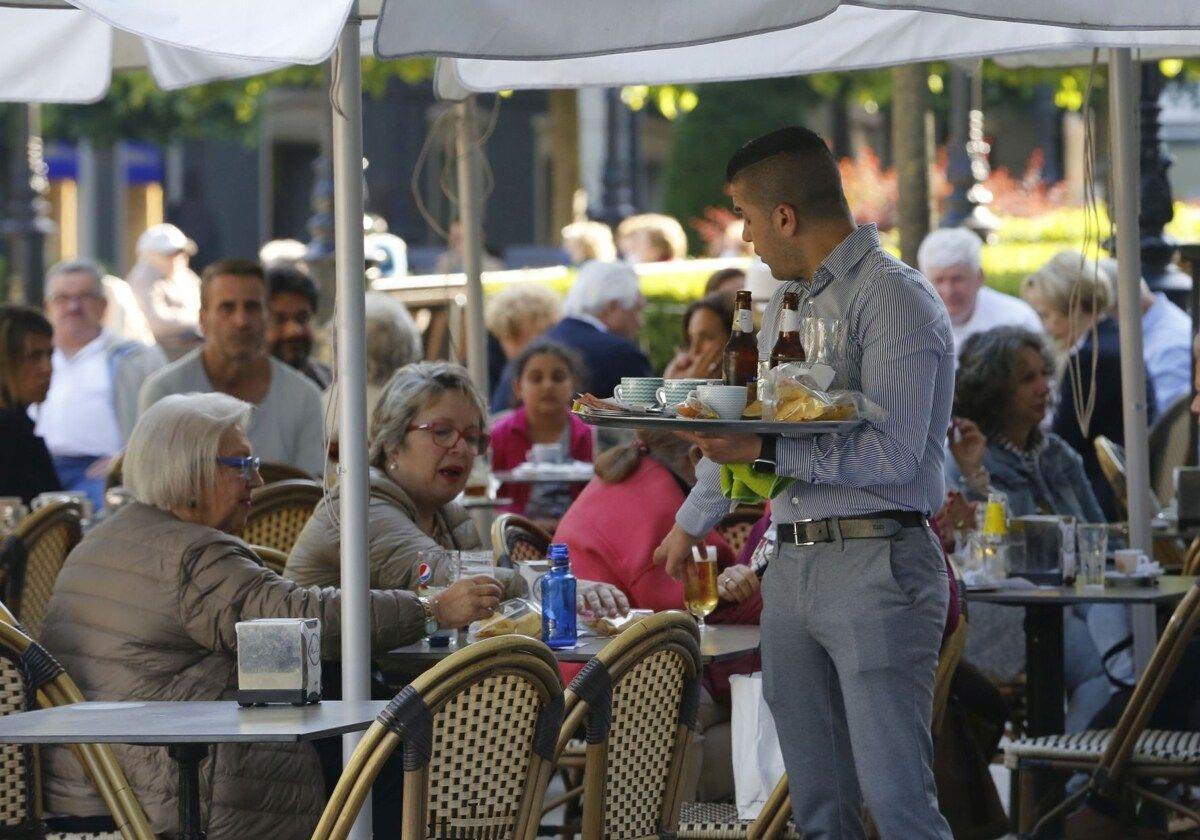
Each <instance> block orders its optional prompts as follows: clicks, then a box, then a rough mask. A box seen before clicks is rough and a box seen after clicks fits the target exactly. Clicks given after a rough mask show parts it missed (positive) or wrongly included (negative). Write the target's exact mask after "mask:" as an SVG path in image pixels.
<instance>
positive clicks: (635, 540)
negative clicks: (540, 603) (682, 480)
mask: <svg viewBox="0 0 1200 840" xmlns="http://www.w3.org/2000/svg"><path fill="white" fill-rule="evenodd" d="M684 498H685V497H684V493H683V490H682V489H681V488H680V486H679V482H677V481H676V480H675V478H674V476H672V475H671V473H670V471H669V470H668V469H667V468H666V467H664V466H663V465H662V464H660V463H659V462H658V461H656V460H654V459H653V458H642V462H641V464H639V465H638V468H637V469H636V470H635V471H634V473H633V475H631V476H630V477H629V478H627V479H625V480H624V481H622V482H620V483H619V484H605V483H604V482H602V481H601V480H600V479H599V478H594V479H592V481H591V482H590V483H589V484H588V485H587V487H585V488H584V490H583V492H582V493H581V494H580V495H579V498H578V499H576V500H575V503H574V504H573V505H571V508H570V509H569V510H568V511H567V513H566V515H565V516H564V517H563V518H562V520H561V521H560V522H559V523H558V530H557V531H555V533H554V541H555V542H564V543H566V544H567V546H568V547H569V548H570V551H571V571H572V572H574V574H575V576H576V577H577V578H581V579H584V580H598V581H603V582H605V583H611V584H613V585H614V586H617V587H619V588H620V589H621V591H622V592H624V593H625V595H626V596H627V597H628V598H629V603H630V605H631V606H632V607H634V608H635V609H650V610H655V611H660V610H682V609H686V607H685V606H684V602H683V584H682V583H681V582H680V581H677V580H675V579H674V578H672V577H670V576H669V575H668V574H667V573H666V572H665V571H664V570H663V568H662V566H656V565H654V563H653V561H652V559H651V558H652V557H653V556H654V549H656V548H657V547H658V544H659V543H660V542H662V540H663V537H665V536H666V535H667V532H669V531H670V530H671V526H672V525H674V524H675V512H676V511H677V510H679V506H680V505H682V504H683V500H684ZM705 542H706V543H708V544H709V545H712V546H715V547H716V549H717V565H718V567H719V568H721V569H724V568H726V567H727V566H730V565H733V564H734V563H736V562H737V558H735V557H734V553H733V549H731V548H730V547H729V543H727V542H725V540H724V538H722V537H721V535H720V534H718V533H716V532H715V531H714V532H713V533H711V534H709V535H708V537H706V538H705ZM761 612H762V599H761V597H760V596H759V595H755V596H754V597H752V598H749V599H747V600H746V601H743V602H742V603H740V604H728V603H722V604H721V605H720V606H719V607H718V608H717V610H716V612H714V613H713V614H712V615H711V616H710V617H709V619H708V620H709V621H711V622H712V623H714V624H719V623H722V622H725V623H729V624H758V618H759V614H760V613H761ZM747 659H749V660H753V659H757V657H747ZM722 664H724V663H722ZM728 664H729V665H730V666H734V667H726V668H721V667H716V668H713V667H711V666H710V668H709V672H710V676H711V677H713V678H714V679H713V683H714V684H713V685H712V686H711V687H710V690H713V689H715V691H714V696H717V697H718V698H720V697H721V696H722V695H723V696H724V697H726V698H727V697H728V690H729V688H728V686H729V679H728V677H729V674H731V673H751V672H752V671H753V670H755V668H754V662H752V661H748V662H743V661H741V660H738V661H737V662H733V663H728Z"/></svg>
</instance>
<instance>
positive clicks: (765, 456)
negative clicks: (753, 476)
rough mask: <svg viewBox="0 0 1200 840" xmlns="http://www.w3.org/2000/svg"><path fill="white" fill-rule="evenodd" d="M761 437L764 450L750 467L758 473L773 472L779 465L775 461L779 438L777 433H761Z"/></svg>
mask: <svg viewBox="0 0 1200 840" xmlns="http://www.w3.org/2000/svg"><path fill="white" fill-rule="evenodd" d="M759 438H761V439H762V450H761V451H760V452H759V453H758V457H757V458H755V459H754V463H753V464H751V465H750V469H752V470H754V471H755V472H756V473H767V474H770V473H773V472H775V470H776V467H777V466H778V465H777V464H776V462H775V444H776V443H778V441H779V438H777V437H776V436H775V435H759Z"/></svg>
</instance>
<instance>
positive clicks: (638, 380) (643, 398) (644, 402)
mask: <svg viewBox="0 0 1200 840" xmlns="http://www.w3.org/2000/svg"><path fill="white" fill-rule="evenodd" d="M662 385H663V378H662V377H661V376H622V377H621V384H620V385H618V386H617V387H616V390H614V391H613V396H615V397H616V398H617V399H618V400H619V401H620V402H623V403H625V404H627V405H638V406H651V405H655V404H657V402H658V401H657V398H656V397H657V393H658V389H659V388H661V387H662Z"/></svg>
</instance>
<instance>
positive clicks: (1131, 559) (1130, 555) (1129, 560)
mask: <svg viewBox="0 0 1200 840" xmlns="http://www.w3.org/2000/svg"><path fill="white" fill-rule="evenodd" d="M1149 562H1150V561H1149V559H1147V557H1146V555H1145V554H1144V553H1142V552H1141V551H1139V550H1138V549H1136V548H1121V549H1118V550H1116V551H1114V552H1113V565H1115V566H1116V567H1117V571H1118V572H1120V573H1121V574H1123V575H1132V574H1134V573H1135V572H1137V570H1138V568H1139V567H1140V566H1144V565H1146V564H1147V563H1149Z"/></svg>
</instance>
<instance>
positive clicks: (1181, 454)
mask: <svg viewBox="0 0 1200 840" xmlns="http://www.w3.org/2000/svg"><path fill="white" fill-rule="evenodd" d="M1191 406H1192V395H1191V393H1187V394H1184V395H1183V396H1182V397H1180V398H1179V399H1177V400H1176V401H1175V402H1173V403H1172V404H1171V405H1170V407H1168V408H1167V410H1166V411H1164V412H1163V413H1162V414H1161V415H1159V418H1158V419H1157V420H1155V421H1154V425H1153V426H1151V427H1150V437H1149V439H1150V488H1151V489H1152V490H1153V491H1154V495H1156V496H1157V497H1158V501H1159V503H1160V504H1164V505H1165V504H1169V503H1170V502H1171V500H1172V499H1174V498H1175V468H1176V467H1182V466H1183V465H1184V464H1186V463H1187V459H1188V453H1189V450H1190V449H1191V447H1190V445H1189V443H1190V442H1189V440H1188V436H1189V433H1190V431H1191V426H1192V415H1191V410H1190V409H1191Z"/></svg>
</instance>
